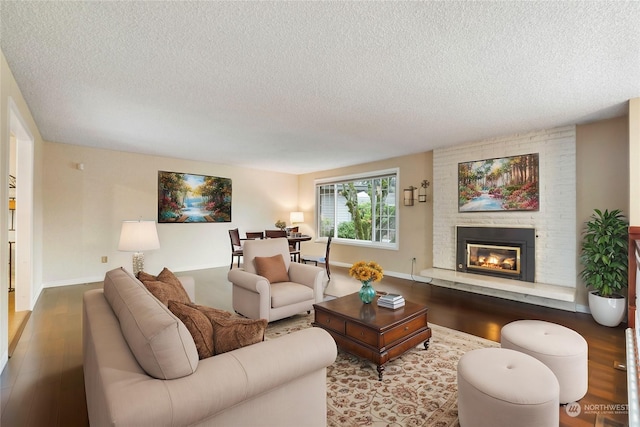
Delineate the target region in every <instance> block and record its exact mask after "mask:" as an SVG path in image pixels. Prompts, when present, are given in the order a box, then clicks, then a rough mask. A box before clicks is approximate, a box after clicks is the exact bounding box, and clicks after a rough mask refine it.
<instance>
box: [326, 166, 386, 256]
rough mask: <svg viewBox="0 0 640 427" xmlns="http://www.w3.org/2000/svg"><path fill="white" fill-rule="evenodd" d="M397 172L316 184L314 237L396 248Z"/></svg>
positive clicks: (383, 172)
mask: <svg viewBox="0 0 640 427" xmlns="http://www.w3.org/2000/svg"><path fill="white" fill-rule="evenodd" d="M397 175H398V171H397V170H386V171H378V172H371V173H369V174H366V175H358V176H349V177H340V178H330V179H323V180H318V181H316V201H317V203H316V209H317V212H316V218H318V224H317V233H318V234H317V235H318V236H320V237H326V236H330V235H333V236H334V237H336V238H337V239H340V240H342V241H343V242H344V243H352V244H361V245H368V246H375V247H387V248H397V244H396V242H397V231H396V223H397V221H396V206H397V205H398V200H397V194H398V192H397V191H396V183H397V179H398V178H397Z"/></svg>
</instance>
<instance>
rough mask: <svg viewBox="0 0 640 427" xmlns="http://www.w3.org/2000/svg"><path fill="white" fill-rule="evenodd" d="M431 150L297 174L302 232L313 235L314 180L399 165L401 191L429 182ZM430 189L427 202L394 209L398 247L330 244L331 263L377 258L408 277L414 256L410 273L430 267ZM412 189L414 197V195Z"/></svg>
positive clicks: (317, 249)
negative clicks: (396, 213)
mask: <svg viewBox="0 0 640 427" xmlns="http://www.w3.org/2000/svg"><path fill="white" fill-rule="evenodd" d="M432 165H433V153H432V152H425V153H418V154H413V155H409V156H402V157H396V158H393V159H388V160H384V161H379V162H372V163H366V164H362V165H357V166H352V167H346V168H339V169H333V170H328V171H322V172H317V173H310V174H305V175H300V177H299V188H300V190H299V191H300V193H299V205H300V206H299V207H300V209H301V210H302V211H303V212H304V218H305V224H303V225H302V231H304V232H306V233H310V234H311V235H314V236H315V223H316V219H315V210H314V209H315V184H314V180H316V179H321V178H329V177H338V176H347V175H352V174H358V173H364V172H371V171H376V170H384V169H391V168H399V170H400V180H399V184H398V188H399V189H400V190H402V189H403V188H407V187H409V186H411V185H413V186H414V187H419V186H420V183H421V182H422V180H424V179H427V180H429V182H433V167H432ZM432 190H433V187H430V188H429V189H428V194H429V201H428V202H427V203H418V201H417V200H416V202H415V204H414V205H413V206H404V205H403V204H402V203H400V206H399V209H398V211H399V212H398V223H399V224H400V229H399V233H398V242H399V249H398V250H388V249H374V248H363V247H358V246H352V245H346V244H340V243H338V242H336V243H335V244H334V243H332V245H331V262H332V263H338V264H346V265H350V264H352V263H354V262H356V261H359V260H375V261H378V262H379V263H380V264H381V265H382V268H383V269H384V270H385V271H387V272H388V273H391V274H393V275H396V276H399V277H409V275H410V274H411V258H412V257H415V258H416V266H415V268H414V271H413V273H414V275H415V276H418V272H419V271H420V270H422V269H425V268H427V267H431V259H432V249H431V248H432V239H431V236H432V229H433V214H432V212H433V204H432V197H431V195H432ZM417 194H418V193H417V191H416V196H415V197H416V198H417ZM306 248H308V249H307V251H308V252H309V253H316V254H321V253H323V251H324V244H323V243H315V244H312V243H309V244H308V245H307V246H306Z"/></svg>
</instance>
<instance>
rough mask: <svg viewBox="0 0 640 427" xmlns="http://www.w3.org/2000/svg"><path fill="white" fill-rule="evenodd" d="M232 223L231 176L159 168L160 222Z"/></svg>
mask: <svg viewBox="0 0 640 427" xmlns="http://www.w3.org/2000/svg"><path fill="white" fill-rule="evenodd" d="M184 222H231V179H229V178H220V177H217V176H206V175H193V174H188V173H177V172H163V171H158V223H184Z"/></svg>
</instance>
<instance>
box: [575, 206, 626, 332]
mask: <svg viewBox="0 0 640 427" xmlns="http://www.w3.org/2000/svg"><path fill="white" fill-rule="evenodd" d="M583 236H584V239H583V241H582V252H581V254H580V262H581V263H582V265H583V266H584V269H583V270H582V272H581V273H580V276H581V277H582V279H583V280H584V283H585V285H586V286H587V287H589V288H591V289H592V290H591V291H590V292H589V309H590V310H591V315H592V316H593V318H594V320H595V321H596V322H598V323H599V324H601V325H604V326H612V327H615V326H618V325H619V324H620V322H621V321H622V319H623V318H624V314H625V309H626V306H627V301H626V298H625V297H624V295H622V293H621V291H622V289H623V288H626V287H627V285H628V276H627V271H628V262H629V260H628V244H629V241H628V224H627V220H626V218H625V217H624V215H623V214H622V212H621V211H620V210H619V209H615V210H612V211H611V212H609V211H608V210H605V211H604V212H602V211H600V210H598V209H595V210H594V213H593V214H592V215H591V218H590V219H589V221H587V222H586V223H585V228H584V232H583Z"/></svg>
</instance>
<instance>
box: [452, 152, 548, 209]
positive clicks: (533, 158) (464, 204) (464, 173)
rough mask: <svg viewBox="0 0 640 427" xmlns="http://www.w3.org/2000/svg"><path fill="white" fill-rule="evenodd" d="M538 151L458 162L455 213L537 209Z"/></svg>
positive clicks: (538, 198) (538, 197)
mask: <svg viewBox="0 0 640 427" xmlns="http://www.w3.org/2000/svg"><path fill="white" fill-rule="evenodd" d="M538 175H539V161H538V154H537V153H535V154H525V155H521V156H512V157H501V158H495V159H487V160H477V161H472V162H464V163H458V212H488V211H537V210H538V209H539V203H540V202H539V200H540V196H539V192H538Z"/></svg>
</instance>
